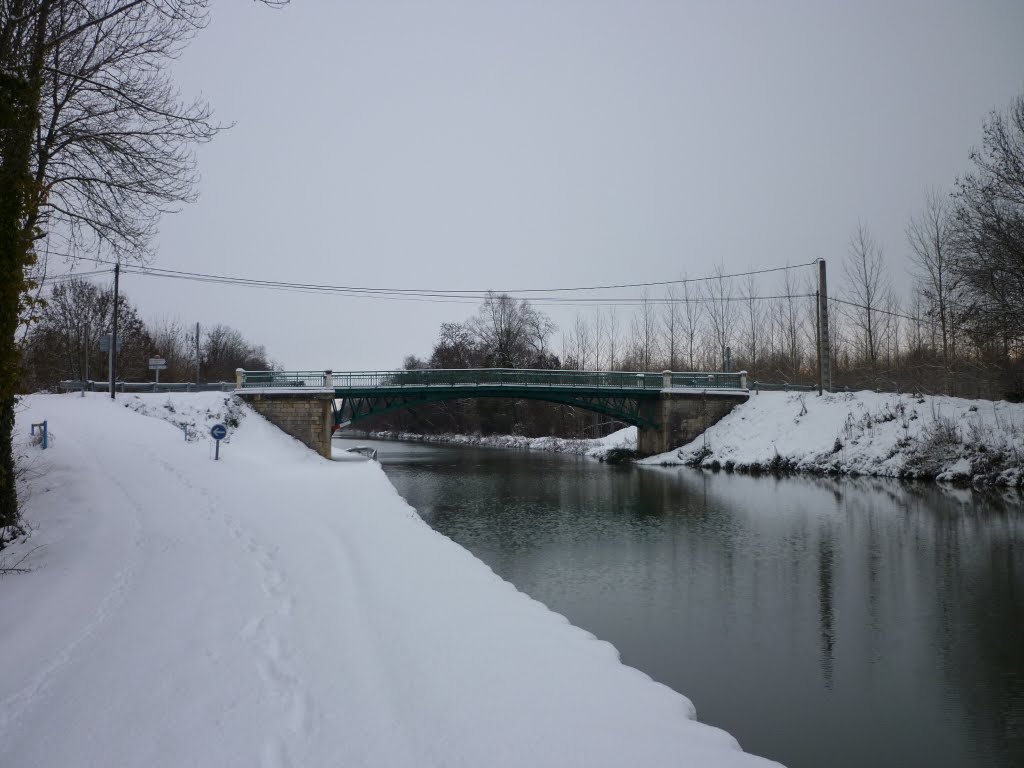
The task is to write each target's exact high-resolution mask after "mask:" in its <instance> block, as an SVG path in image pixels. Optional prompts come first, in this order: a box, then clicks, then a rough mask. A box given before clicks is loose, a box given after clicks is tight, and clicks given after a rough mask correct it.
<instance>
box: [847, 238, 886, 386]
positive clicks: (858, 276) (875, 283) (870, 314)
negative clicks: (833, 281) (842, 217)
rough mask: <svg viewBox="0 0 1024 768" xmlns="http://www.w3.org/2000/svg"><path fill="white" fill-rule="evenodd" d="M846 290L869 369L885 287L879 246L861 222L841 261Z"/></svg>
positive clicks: (876, 348)
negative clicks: (844, 259) (848, 291)
mask: <svg viewBox="0 0 1024 768" xmlns="http://www.w3.org/2000/svg"><path fill="white" fill-rule="evenodd" d="M843 272H844V274H845V276H846V280H847V287H848V288H849V290H850V296H851V304H853V305H855V306H853V308H852V312H851V313H850V314H851V318H852V320H853V323H854V325H855V326H856V327H857V328H858V329H859V330H860V334H861V355H862V358H863V360H864V361H865V362H867V363H868V364H869V365H870V366H871V368H872V370H874V368H875V365H876V363H877V362H878V355H879V348H880V338H879V330H880V329H879V317H880V310H881V309H882V307H883V305H884V304H885V302H886V299H887V294H888V287H887V285H886V277H885V262H884V260H883V256H882V248H881V246H879V245H878V243H877V242H875V239H874V238H873V237H872V236H871V233H870V232H869V231H868V228H867V226H866V225H864V224H863V223H860V224H858V225H857V229H856V231H855V232H854V233H853V236H852V237H851V238H850V247H849V251H848V252H847V256H846V261H845V262H844V263H843Z"/></svg>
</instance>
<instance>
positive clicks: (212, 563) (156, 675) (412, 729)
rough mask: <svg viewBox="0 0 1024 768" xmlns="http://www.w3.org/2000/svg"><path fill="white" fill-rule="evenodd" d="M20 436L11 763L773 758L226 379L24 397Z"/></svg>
mask: <svg viewBox="0 0 1024 768" xmlns="http://www.w3.org/2000/svg"><path fill="white" fill-rule="evenodd" d="M125 405H128V406H129V407H124V406H125ZM147 414H148V415H147ZM153 416H155V417H157V418H153ZM43 419H46V420H47V421H48V423H49V429H50V432H51V435H52V436H53V437H54V441H53V443H52V445H51V447H50V448H49V449H48V450H46V451H43V450H41V448H40V447H38V446H34V445H30V444H27V434H28V425H29V424H30V423H33V422H38V421H42V420H43ZM215 421H224V422H225V423H233V424H234V426H233V427H232V428H231V430H230V432H229V436H228V440H227V441H226V442H225V443H224V444H223V445H222V446H221V460H220V461H216V462H215V461H213V446H212V443H211V441H210V440H209V438H208V436H207V435H208V431H207V428H208V426H209V425H210V424H211V423H213V422H215ZM182 424H184V425H185V428H184V429H183V428H182V426H181V425H182ZM188 425H193V426H192V429H191V430H189V428H188ZM186 433H188V435H189V437H190V438H191V439H189V440H186ZM18 436H19V439H20V440H22V446H21V449H20V450H21V452H22V453H24V454H25V455H26V464H25V466H27V467H28V469H29V475H30V477H29V480H28V483H27V487H26V489H25V494H24V499H25V510H26V518H27V522H28V523H29V524H30V525H31V526H32V527H33V528H34V533H33V534H32V535H31V536H30V537H28V539H27V540H23V541H19V542H16V543H15V544H13V545H12V546H10V547H9V548H8V549H6V550H4V551H3V552H2V553H0V558H2V559H5V560H7V561H8V562H12V561H16V560H18V559H20V558H22V557H24V558H25V559H24V560H23V561H22V564H23V565H26V566H29V567H30V568H31V571H30V572H29V573H25V574H15V575H8V576H7V577H5V578H3V579H2V580H0V615H2V616H3V617H4V620H3V622H2V623H0V765H4V766H55V765H75V766H109V765H132V766H141V765H145V766H157V767H159V766H183V765H197V766H200V765H201V766H245V767H246V768H249V767H250V766H258V765H263V766H286V765H294V766H321V765H338V764H343V765H346V766H440V765H448V766H516V767H517V768H518V767H519V766H524V765H529V766H569V765H578V766H623V765H644V766H670V765H671V766H707V767H708V768H716V767H718V766H737V767H738V766H754V765H772V764H773V763H769V762H767V761H762V760H761V759H759V758H756V757H753V756H751V755H747V754H745V753H743V752H741V751H740V750H739V749H738V747H737V745H736V743H735V740H734V739H732V737H730V736H729V735H728V734H726V733H724V732H723V731H720V730H718V729H715V728H712V727H708V726H706V725H702V724H700V723H698V722H696V721H695V720H694V719H693V707H692V705H691V704H690V702H689V701H688V700H687V699H686V698H684V697H683V696H681V695H679V694H678V693H676V692H674V691H672V690H670V689H668V688H667V687H665V686H663V685H660V684H658V683H656V682H653V681H652V680H650V679H649V678H648V677H647V676H645V675H643V674H642V673H640V672H638V671H636V670H634V669H632V668H629V667H626V666H624V665H622V664H621V663H620V661H619V658H618V654H617V653H616V651H615V649H614V648H613V647H612V646H610V645H609V644H608V643H605V642H602V641H600V640H597V639H596V638H594V637H593V636H592V635H590V634H588V633H587V632H584V631H583V630H580V629H578V628H576V627H573V626H572V625H570V624H569V623H568V622H567V621H566V620H565V619H564V618H563V617H561V616H559V615H556V614H554V613H552V612H551V611H549V610H548V609H547V608H546V607H544V606H543V605H541V604H540V603H537V602H535V601H534V600H531V599H530V598H529V597H527V596H526V595H524V594H522V593H520V592H518V591H517V590H516V589H515V588H514V587H512V586H511V585H510V584H508V583H506V582H504V581H502V580H501V579H499V578H498V577H497V576H495V575H494V573H493V572H491V571H490V570H489V569H488V568H487V567H486V566H485V565H484V564H483V563H481V562H480V561H479V560H477V559H476V558H474V557H473V556H472V555H470V554H469V553H468V552H466V551H465V550H464V549H462V548H461V547H459V546H458V545H456V544H454V543H453V542H452V541H450V540H449V539H447V538H445V537H443V536H441V535H439V534H437V533H435V532H434V531H432V530H431V529H430V528H429V527H428V526H427V525H426V524H425V523H423V521H422V520H421V519H420V518H419V516H418V515H417V514H416V513H415V511H414V510H412V509H411V508H410V507H409V506H408V505H406V504H405V502H404V501H403V500H402V499H401V498H400V497H399V496H398V494H397V493H396V492H395V490H394V488H393V487H392V486H391V485H390V483H389V482H388V480H387V478H386V477H385V476H384V473H383V472H382V471H381V469H380V467H379V466H378V465H377V464H376V463H374V462H331V461H326V460H324V459H322V458H321V457H319V456H317V455H316V454H315V453H313V452H312V451H310V450H308V449H306V448H304V447H303V446H301V445H300V444H299V443H298V442H297V441H295V440H293V439H291V438H289V437H287V436H285V435H284V434H283V433H281V432H280V431H279V430H277V429H276V428H275V427H273V426H271V425H270V424H268V423H267V422H266V421H264V420H263V419H262V418H261V417H259V416H257V415H255V414H252V413H250V412H247V411H246V409H244V408H243V409H239V408H238V407H237V406H236V405H235V404H234V403H233V402H232V400H231V398H230V396H228V397H225V396H224V395H221V394H217V393H208V394H180V395H163V394H159V395H138V396H128V397H124V398H120V399H119V400H118V402H117V403H116V404H114V403H112V402H111V401H110V400H109V398H107V397H106V396H104V395H87V396H86V397H85V398H79V397H78V396H77V395H64V396H60V395H39V396H31V397H28V398H26V399H25V401H24V403H23V404H22V406H21V412H20V413H19V417H18ZM693 662H694V664H700V663H701V660H700V659H694V660H693Z"/></svg>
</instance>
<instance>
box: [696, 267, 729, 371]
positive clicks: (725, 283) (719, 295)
mask: <svg viewBox="0 0 1024 768" xmlns="http://www.w3.org/2000/svg"><path fill="white" fill-rule="evenodd" d="M734 298H735V296H734V292H733V285H732V279H731V278H728V277H726V276H725V270H724V269H723V268H722V266H721V265H718V266H716V267H715V271H714V274H713V277H712V279H710V280H708V281H707V282H705V283H704V300H705V302H706V304H707V312H708V320H709V323H710V331H711V337H712V343H713V344H714V348H715V352H716V353H717V354H718V366H721V367H724V364H725V358H726V352H727V350H728V349H729V348H730V346H731V345H732V341H733V337H734V335H735V331H736V304H735V302H734Z"/></svg>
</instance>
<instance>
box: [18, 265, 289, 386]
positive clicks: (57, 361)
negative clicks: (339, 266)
mask: <svg viewBox="0 0 1024 768" xmlns="http://www.w3.org/2000/svg"><path fill="white" fill-rule="evenodd" d="M113 298H114V297H113V290H112V288H111V287H110V286H107V285H97V284H95V283H93V282H89V281H87V280H84V279H70V280H63V281H60V282H58V283H57V284H56V285H54V287H53V288H52V290H51V291H50V292H49V293H48V294H47V296H46V302H45V303H44V304H43V305H42V308H41V310H40V314H39V317H38V319H37V321H36V322H35V323H34V324H33V325H31V326H30V327H29V328H28V331H27V333H26V335H25V338H24V340H23V342H22V347H23V368H24V371H23V378H22V383H23V386H24V387H25V388H26V390H27V391H38V390H43V389H50V390H55V389H57V387H58V385H59V384H60V382H61V381H66V380H76V381H84V380H89V379H91V380H94V381H95V380H98V381H104V380H106V377H107V353H106V352H103V351H101V350H100V346H99V339H100V336H102V335H104V334H109V333H110V331H111V326H112V320H113V307H114V301H113ZM117 322H118V337H119V338H120V339H121V340H122V342H123V346H122V347H121V349H120V351H119V352H118V355H117V370H118V376H119V378H120V379H123V380H125V381H151V380H152V379H153V372H152V371H150V370H149V367H148V361H149V358H151V357H162V358H164V359H165V360H166V361H167V370H166V371H164V372H162V373H161V378H162V380H163V381H196V377H197V375H198V376H199V377H200V381H201V382H207V381H211V382H216V381H233V380H234V378H235V369H236V368H245V369H247V370H259V371H263V370H271V369H273V368H274V367H275V366H274V364H273V363H272V362H271V361H270V360H269V358H268V356H267V353H266V350H265V349H264V348H263V347H262V346H261V345H257V344H253V343H251V342H249V341H248V340H247V339H246V338H245V337H244V336H243V335H242V333H241V332H240V331H238V330H236V329H234V328H232V327H230V326H227V325H220V324H218V325H213V326H210V327H207V328H203V329H197V327H196V326H195V325H191V324H189V325H185V324H184V323H182V322H180V321H178V320H172V319H165V320H160V321H157V322H155V323H150V324H147V323H145V322H143V320H142V318H141V317H140V315H139V313H138V311H137V309H136V308H135V306H134V305H133V304H132V303H131V301H130V300H129V299H128V298H127V297H125V296H124V295H123V294H122V295H121V296H120V297H119V300H118V316H117ZM197 331H198V333H199V336H198V338H197V336H196V333H197ZM197 356H198V358H197Z"/></svg>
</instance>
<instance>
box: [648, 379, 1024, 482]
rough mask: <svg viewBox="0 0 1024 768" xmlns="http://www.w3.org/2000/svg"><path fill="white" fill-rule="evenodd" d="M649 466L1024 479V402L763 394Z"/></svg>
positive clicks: (949, 478)
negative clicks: (680, 465)
mask: <svg viewBox="0 0 1024 768" xmlns="http://www.w3.org/2000/svg"><path fill="white" fill-rule="evenodd" d="M642 463H647V464H662V465H665V464H687V465H690V466H702V467H705V468H719V467H722V468H725V469H735V470H738V471H752V472H758V471H768V472H772V471H798V472H817V473H838V474H861V475H877V476H885V477H905V478H935V479H938V480H941V481H950V482H963V483H975V484H997V485H1008V486H1020V485H1021V483H1022V480H1024V405H1022V404H1015V403H1006V402H992V401H987V400H966V399H963V398H956V397H938V396H921V395H895V394H879V393H875V392H851V393H841V394H840V393H837V394H826V395H824V396H822V397H816V396H815V395H814V394H813V393H805V394H794V393H786V392H762V393H761V394H759V395H755V396H751V398H750V400H749V401H747V402H746V403H744V404H742V405H740V406H738V407H737V408H736V409H735V410H734V411H733V412H732V413H730V414H729V415H728V416H726V417H725V418H724V419H722V420H721V421H720V422H718V423H717V424H715V425H714V426H712V427H711V428H710V429H708V430H707V432H705V433H704V435H703V436H701V437H698V438H697V439H696V440H694V441H693V442H691V443H689V444H688V445H685V446H683V447H681V448H679V449H677V450H673V451H669V452H668V453H664V454H661V455H659V456H652V457H650V458H647V459H644V460H643V461H642Z"/></svg>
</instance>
